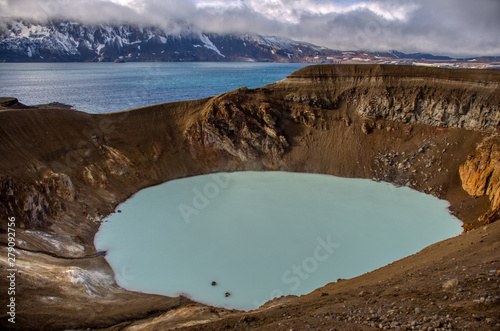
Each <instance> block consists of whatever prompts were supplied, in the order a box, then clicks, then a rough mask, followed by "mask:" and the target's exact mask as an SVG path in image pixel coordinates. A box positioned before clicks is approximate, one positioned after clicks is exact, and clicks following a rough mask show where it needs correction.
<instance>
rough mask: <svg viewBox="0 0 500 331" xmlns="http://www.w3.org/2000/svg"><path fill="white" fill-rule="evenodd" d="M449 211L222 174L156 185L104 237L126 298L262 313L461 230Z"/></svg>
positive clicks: (401, 190) (339, 184)
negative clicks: (278, 301)
mask: <svg viewBox="0 0 500 331" xmlns="http://www.w3.org/2000/svg"><path fill="white" fill-rule="evenodd" d="M447 207H448V203H447V202H446V201H443V200H439V199H437V198H435V197H433V196H430V195H426V194H423V193H420V192H417V191H414V190H411V189H409V188H407V187H395V186H393V185H391V184H388V183H378V182H374V181H371V180H367V179H349V178H339V177H333V176H328V175H317V174H302V173H287V172H235V173H217V174H210V175H203V176H196V177H188V178H184V179H178V180H172V181H169V182H166V183H164V184H161V185H158V186H154V187H150V188H146V189H144V190H141V191H139V192H137V193H136V194H135V195H134V196H132V197H131V198H130V199H128V200H127V201H125V202H124V203H122V204H120V205H119V206H118V208H117V209H118V210H120V212H119V213H114V214H111V215H110V216H108V217H107V219H106V220H105V221H104V222H103V224H102V225H101V227H100V229H99V232H98V233H97V234H96V237H95V246H96V248H97V250H100V251H107V255H106V259H107V261H108V262H109V264H110V265H111V267H112V268H113V270H114V271H115V278H116V280H117V282H118V284H119V285H120V286H122V287H124V288H126V289H129V290H133V291H140V292H145V293H155V294H162V295H167V296H178V295H184V296H188V297H190V298H191V299H193V300H195V301H199V302H202V303H206V304H209V305H214V306H220V307H226V308H236V309H242V310H251V309H255V308H258V306H260V305H262V304H263V303H265V302H266V301H268V300H270V299H272V298H274V297H277V296H281V295H288V294H296V295H301V294H306V293H309V292H311V291H313V290H314V289H316V288H318V287H321V286H323V285H325V284H327V283H329V282H333V281H336V280H337V279H338V278H351V277H355V276H358V275H361V274H363V273H365V272H368V271H371V270H374V269H376V268H379V267H381V266H384V265H386V264H388V263H391V262H393V261H395V260H397V259H400V258H403V257H405V256H408V255H411V254H414V253H416V252H418V251H419V250H421V249H422V248H424V247H426V246H428V245H430V244H432V243H435V242H438V241H441V240H443V239H447V238H450V237H453V236H456V235H458V234H460V233H461V231H462V228H461V222H460V221H459V220H458V219H456V218H455V217H453V216H452V215H450V213H449V211H448V208H447Z"/></svg>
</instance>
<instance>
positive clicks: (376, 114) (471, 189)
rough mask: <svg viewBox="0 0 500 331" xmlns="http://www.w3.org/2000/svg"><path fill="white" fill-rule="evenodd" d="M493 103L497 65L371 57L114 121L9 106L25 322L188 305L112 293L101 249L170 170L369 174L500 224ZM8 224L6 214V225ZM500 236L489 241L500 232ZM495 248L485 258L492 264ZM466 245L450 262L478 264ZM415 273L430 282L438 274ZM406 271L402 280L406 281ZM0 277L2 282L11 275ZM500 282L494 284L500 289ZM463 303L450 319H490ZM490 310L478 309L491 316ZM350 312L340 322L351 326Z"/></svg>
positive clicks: (75, 323)
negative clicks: (104, 235)
mask: <svg viewBox="0 0 500 331" xmlns="http://www.w3.org/2000/svg"><path fill="white" fill-rule="evenodd" d="M499 98H500V73H499V72H496V71H472V70H457V71H449V70H443V69H429V68H418V67H396V66H368V65H366V66H314V67H308V68H304V69H302V70H300V71H298V72H296V73H294V74H292V75H291V76H290V77H288V78H287V79H285V80H283V81H281V82H278V83H275V84H272V85H269V86H266V87H263V88H260V89H255V90H248V89H246V88H241V89H238V90H236V91H233V92H230V93H227V94H224V95H221V96H217V97H214V98H209V99H204V100H198V101H189V102H178V103H169V104H162V105H154V106H150V107H144V108H140V109H134V110H129V111H124V112H118V113H112V114H105V115H90V114H86V113H81V112H77V111H70V110H65V109H58V108H54V107H50V106H40V107H26V106H22V105H20V104H18V103H15V102H12V101H10V102H7V103H2V106H3V110H2V111H0V122H1V123H7V124H6V125H3V126H2V127H1V128H0V141H1V144H0V154H1V155H2V156H3V157H2V158H1V159H0V181H1V191H0V197H1V204H0V212H1V213H2V214H3V215H9V216H14V217H16V221H17V232H16V235H17V238H18V245H17V247H18V250H17V253H16V256H17V268H18V270H19V272H18V275H17V276H18V291H17V292H18V299H19V300H18V302H19V304H18V306H17V316H18V324H17V325H18V326H21V327H25V328H39V327H40V325H42V326H44V327H45V328H47V329H54V328H56V329H57V328H68V327H71V328H84V327H104V326H111V325H114V324H117V323H120V322H124V321H128V322H126V323H125V324H123V325H122V326H123V327H126V326H128V325H129V324H130V323H131V321H133V320H136V319H140V318H144V317H146V316H149V317H154V316H158V313H160V312H166V311H169V310H171V309H174V308H176V307H179V306H184V305H185V304H186V303H188V302H189V300H187V299H183V298H165V297H159V296H151V295H145V294H137V293H131V292H128V291H125V290H123V289H121V288H119V287H118V286H117V285H116V284H115V282H114V280H113V272H112V271H111V270H110V269H109V267H108V265H107V263H106V261H105V260H104V258H103V257H102V256H98V255H99V254H96V253H97V252H96V251H95V248H94V246H93V237H94V234H95V232H96V231H97V229H98V227H99V224H100V222H101V220H102V218H103V217H104V216H105V215H107V214H109V213H110V212H112V211H113V209H114V207H115V206H116V205H117V204H118V203H119V202H121V201H123V200H124V199H126V198H127V197H128V196H130V195H131V194H133V193H135V192H137V191H138V190H139V189H141V188H144V187H147V186H150V185H154V184H157V183H161V182H164V181H167V180H171V179H174V178H181V177H185V176H191V175H196V174H202V173H208V172H216V171H232V170H268V169H272V170H276V169H278V170H286V171H300V172H314V173H325V174H332V175H337V176H348V177H361V178H373V179H376V180H384V181H388V182H392V183H396V184H398V185H407V186H410V187H412V188H414V189H417V190H420V191H423V192H426V193H430V194H433V195H436V196H438V197H440V198H444V199H447V200H448V201H450V203H451V210H452V211H453V212H454V213H455V214H456V215H457V216H458V217H460V218H461V219H462V220H463V221H464V222H465V223H467V224H468V225H467V227H468V228H472V227H477V226H479V225H481V223H482V222H484V220H487V222H492V221H494V220H495V217H496V214H497V210H498V207H499V206H498V196H499V192H498V188H499V185H498V178H496V177H498V171H499V170H498V167H499V166H500V163H499V161H498V158H499V155H498V152H497V149H498V141H497V140H496V138H495V134H496V129H497V127H498V124H499V122H500V117H499V115H498V107H499V105H500V100H499ZM483 141H484V142H483ZM478 146H479V147H478ZM462 180H463V185H462ZM462 186H463V188H462ZM464 189H465V190H464ZM490 200H491V202H490ZM6 227H7V225H6V222H2V223H1V230H2V232H4V233H5V231H6ZM497 228H498V227H494V228H492V229H497ZM497 230H498V229H497ZM497 230H492V232H491V234H490V236H491V237H490V238H491V239H494V238H498V231H497ZM495 231H496V232H495ZM486 235H488V233H486ZM459 239H460V238H459ZM459 239H452V240H451V241H450V245H451V247H454V248H457V245H463V243H462V244H457V243H456V242H454V241H453V240H456V241H457V240H459ZM460 240H463V238H461V239H460ZM5 242H6V241H4V243H5ZM493 242H494V241H493ZM492 247H493V246H491V247H489V248H492ZM489 248H488V247H487V248H485V249H484V250H485V251H484V258H486V259H488V261H490V260H491V261H493V262H494V261H498V256H496V257H494V256H495V250H493V251H491V249H490V250H488V249H489ZM457 249H458V248H457ZM440 250H441V253H438V251H440ZM2 251H6V248H5V247H3V248H2ZM465 251H466V252H467V254H469V253H471V252H470V250H468V249H466V250H465ZM429 252H430V253H429ZM453 252H456V250H444V251H443V250H442V249H441V248H429V249H428V253H427V255H425V254H426V253H420V255H418V254H417V257H416V258H414V260H412V261H413V262H412V263H413V266H414V269H415V270H420V269H421V268H427V267H428V266H429V265H430V264H431V263H434V262H431V261H436V259H437V258H438V256H439V258H442V257H443V256H445V255H443V254H448V255H450V254H451V255H452V254H453ZM422 254H424V255H422ZM439 254H441V255H439ZM467 254H461V255H457V256H456V257H454V258H459V259H466V258H468V259H469V260H464V262H463V263H469V264H471V263H472V264H473V263H475V262H474V259H473V258H471V257H470V256H469V255H467ZM496 254H497V255H498V253H496ZM448 255H446V256H448ZM3 256H4V257H2V259H1V261H2V264H5V265H6V264H7V261H6V258H5V256H6V254H4V255H3ZM419 256H420V257H419ZM422 256H423V257H422ZM477 261H479V258H478V260H477ZM477 261H476V262H477ZM491 261H490V262H491ZM490 262H488V263H490ZM493 262H492V263H493ZM419 268H420V269H419ZM446 268H448V269H449V270H452V269H453V268H455V263H454V264H453V265H452V264H447V265H446ZM446 268H445V269H444V271H443V272H446V271H447V270H448V269H446ZM3 270H5V268H4V269H3ZM384 270H385V269H384ZM392 274H393V271H391V269H390V268H389V269H387V270H386V271H385V272H384V271H379V273H378V274H377V275H378V276H377V277H378V278H377V279H378V280H380V282H382V283H379V282H377V283H373V282H371V281H370V279H373V278H370V277H375V276H369V275H367V276H363V277H364V278H363V277H361V278H359V279H357V280H350V281H349V282H351V283H352V282H354V283H353V284H354V285H351V286H354V287H355V286H356V285H355V284H365V285H366V286H368V287H370V286H372V287H371V290H370V291H372V290H373V291H374V288H373V286H377V288H378V289H379V290H380V291H383V288H384V286H394V284H392V285H389V283H384V281H383V279H385V278H389V275H392ZM420 274H421V275H420V278H419V279H421V280H422V281H423V280H424V279H427V278H428V277H425V276H424V274H429V271H427V272H426V273H422V272H420ZM114 276H115V277H116V278H120V277H121V278H122V279H125V280H126V277H130V276H131V275H127V274H126V273H124V272H121V273H119V274H117V275H114ZM399 276H400V278H395V279H396V280H397V281H398V282H404V277H403V275H399ZM492 277H494V276H492ZM495 277H496V275H495ZM1 278H2V282H5V279H6V277H5V275H2V276H1ZM396 280H394V279H393V281H396ZM332 281H334V280H332ZM440 281H441V280H438V279H435V282H437V283H432V284H433V285H432V286H438V285H436V284H438V283H439V282H440ZM495 282H497V283H498V277H497V278H493V282H492V283H491V286H494V284H495ZM497 283H496V284H497ZM339 284H340V283H339ZM374 284H375V285H374ZM439 284H440V283H439ZM471 284H473V283H471ZM420 285H422V284H420ZM420 285H419V286H414V288H412V290H411V291H413V292H412V294H411V296H412V297H415V296H417V297H418V295H419V293H418V289H419V288H420V289H421V290H422V291H424V290H425V287H429V286H430V285H429V284H427V285H422V286H420ZM2 286H3V283H2ZM398 286H399V285H398ZM432 286H430V287H429V288H431V287H432ZM439 286H441V285H439ZM354 287H351V290H352V288H354ZM464 287H466V285H464ZM496 287H497V290H496V291H497V292H498V284H497V285H496ZM471 288H472V287H471ZM325 291H326V290H325ZM336 291H338V287H337V288H335V289H334V290H333V292H331V293H336ZM377 291H378V290H377ZM327 293H330V291H327ZM370 293H371V292H370ZM373 293H378V292H373ZM374 295H375V294H374ZM409 295H410V294H409ZM337 298H338V297H334V299H332V300H333V301H332V302H337V301H335V300H337ZM294 300H295V301H294ZM305 300H306V301H307V302H308V303H307V305H308V306H307V307H309V308H308V309H312V308H310V307H314V305H316V304H317V305H318V306H319V305H324V302H323V301H325V300H326V299H325V298H322V299H321V300H320V299H317V297H316V296H315V295H314V294H313V295H311V296H307V297H306V299H305ZM343 300H344V299H343ZM346 300H347V299H346ZM365 301H366V300H365ZM301 302H302V301H297V300H296V299H292V303H290V304H293V305H299V306H297V307H300V305H302V303H301ZM352 305H353V307H355V306H356V303H355V301H352ZM304 307H305V306H304ZM332 307H333V306H332ZM496 307H498V306H496ZM353 309H355V308H353ZM464 309H465V310H463V311H459V312H457V313H456V315H457V316H456V317H459V316H461V314H462V315H464V320H463V321H462V322H463V323H465V324H466V323H479V324H478V325H481V321H482V320H479V321H478V320H477V319H475V318H474V317H472V316H469V315H470V314H469V313H468V310H467V309H469V308H464ZM495 309H496V311H498V309H497V308H495V307H493V308H492V307H489V308H485V309H483V310H484V314H486V315H487V316H489V315H491V312H492V311H493V312H494V311H495ZM266 311H267V309H263V310H262V311H260V312H259V311H258V312H256V314H263V315H262V316H263V317H258V318H257V320H258V321H260V322H258V323H254V324H255V325H254V326H255V327H261V326H262V325H264V324H270V325H274V324H272V323H274V322H275V321H277V320H279V319H283V318H284V317H283V316H281V315H280V314H276V312H275V311H274V312H272V313H269V314H270V315H266V314H267V313H266ZM226 314H230V315H231V312H228V311H225V310H222V309H212V310H211V309H208V308H202V307H201V308H200V307H195V308H193V307H189V306H188V307H184V308H181V309H177V310H172V311H170V312H168V313H167V315H163V316H162V318H159V319H157V320H146V322H147V324H145V325H146V326H148V325H149V326H151V325H152V324H150V323H153V322H154V323H157V324H155V325H157V327H158V328H160V329H161V328H163V327H166V325H171V326H175V325H177V326H179V325H184V324H183V323H186V322H187V323H188V324H187V325H189V324H190V323H194V321H195V320H199V321H202V322H208V321H209V320H219V319H221V318H224V316H225V315H226ZM453 314H455V313H453ZM488 314H489V315H488ZM465 315H467V316H465ZM231 316H233V315H231ZM236 316H239V315H236ZM259 316H260V315H259ZM231 318H232V319H234V318H236V320H238V321H239V318H240V317H234V316H233V317H230V319H229V320H227V321H228V322H224V321H225V320H224V319H223V321H222V322H220V323H233V322H234V321H233V320H232V319H231ZM488 318H489V317H488ZM155 321H156V322H155ZM230 321H233V322H230ZM252 321H253V320H252ZM343 321H344V319H342V321H340V322H338V321H336V322H335V323H340V327H347V326H348V324H345V323H344V322H343ZM146 322H144V321H143V322H140V323H146ZM323 322H324V323H326V322H328V321H323ZM462 322H459V323H462ZM490 322H491V321H490ZM138 323H139V322H138ZM140 323H139V324H140ZM245 323H246V322H245ZM331 323H334V322H333V321H332V322H331ZM450 323H451V322H450ZM453 323H456V322H455V321H453ZM495 323H496V322H495ZM250 324H251V323H250ZM250 324H249V323H246V324H245V327H252V325H250ZM465 324H464V325H465ZM284 325H285V324H284ZM332 325H334V324H332ZM335 325H337V324H335ZM217 327H218V326H217V324H216V325H214V326H213V328H214V329H216V328H217ZM337 327H339V326H338V325H337ZM207 328H210V326H209V325H207Z"/></svg>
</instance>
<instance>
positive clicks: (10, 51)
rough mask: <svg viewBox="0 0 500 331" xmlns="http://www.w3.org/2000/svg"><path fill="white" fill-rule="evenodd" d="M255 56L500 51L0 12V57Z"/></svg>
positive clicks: (384, 59) (371, 57)
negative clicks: (327, 43)
mask: <svg viewBox="0 0 500 331" xmlns="http://www.w3.org/2000/svg"><path fill="white" fill-rule="evenodd" d="M65 61H66V62H90V61H107V62H110V61H115V62H130V61H143V62H146V61H186V62H188V61H226V62H236V61H242V62H244V61H256V62H307V63H381V64H408V65H425V66H439V67H450V68H457V67H466V68H500V57H482V58H471V59H453V58H450V57H447V56H434V55H432V54H422V53H415V54H405V53H402V52H398V51H389V52H370V51H335V50H332V49H329V48H326V47H321V46H316V45H313V44H310V43H306V42H300V41H294V40H291V39H288V38H282V37H276V36H261V35H257V34H214V33H203V32H200V31H194V30H192V29H190V28H189V27H185V28H184V29H182V31H181V32H176V33H170V32H168V31H165V30H163V29H161V28H158V27H140V26H135V25H130V24H121V25H112V24H98V25H89V24H82V23H78V22H71V21H67V20H66V21H65V20H53V21H50V22H46V23H40V22H38V23H37V22H33V21H29V20H21V19H11V18H1V17H0V62H65Z"/></svg>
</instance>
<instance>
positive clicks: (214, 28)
mask: <svg viewBox="0 0 500 331" xmlns="http://www.w3.org/2000/svg"><path fill="white" fill-rule="evenodd" d="M208 1H209V0H205V2H204V5H203V6H200V5H198V6H197V5H196V4H195V3H193V2H191V1H188V0H184V1H180V0H135V2H131V3H132V4H133V6H134V5H135V6H134V8H135V10H134V9H132V8H131V7H127V6H122V5H119V4H116V3H112V2H109V1H104V0H90V1H88V0H85V1H84V0H0V12H1V13H2V15H3V16H14V17H27V18H35V19H38V20H45V19H48V18H54V17H62V18H69V19H75V20H80V21H84V22H89V23H105V22H106V23H116V22H127V23H135V24H147V25H158V26H160V27H162V28H164V29H165V30H167V31H168V32H173V33H178V32H180V31H181V29H183V28H185V27H187V26H188V27H189V28H191V29H193V30H199V31H205V32H218V33H221V32H238V33H260V34H271V35H280V36H286V37H290V38H292V39H298V40H303V41H309V42H312V43H315V44H318V45H323V46H327V47H331V48H334V49H340V50H354V49H365V50H374V51H386V50H393V49H395V50H400V51H403V52H428V53H433V54H445V55H452V56H481V55H500V19H499V17H500V1H499V0H475V1H470V0H439V1H435V0H365V1H363V2H360V3H358V4H356V2H355V1H346V0H343V1H341V2H339V1H327V0H288V1H287V0H280V1H269V0H267V1H266V0H259V1H257V0H242V1H239V2H235V1H232V2H230V3H231V4H232V5H231V6H229V5H228V3H229V2H228V1H227V0H218V2H215V0H210V2H208ZM347 2H349V3H351V4H347ZM352 3H354V4H352ZM349 6H350V7H349Z"/></svg>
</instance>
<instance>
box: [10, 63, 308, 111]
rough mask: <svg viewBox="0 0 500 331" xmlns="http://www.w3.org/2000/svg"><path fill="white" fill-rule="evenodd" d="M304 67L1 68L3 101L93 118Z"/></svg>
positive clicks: (269, 79) (259, 82) (261, 81)
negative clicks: (60, 107)
mask: <svg viewBox="0 0 500 331" xmlns="http://www.w3.org/2000/svg"><path fill="white" fill-rule="evenodd" d="M304 66H306V64H300V63H206V62H203V63H200V62H196V63H193V62H191V63H0V97H1V96H10V97H16V98H18V99H19V100H20V101H21V102H22V103H24V104H28V105H34V104H43V103H51V102H56V101H57V102H62V103H66V104H69V105H73V106H74V107H75V108H76V109H78V110H81V111H85V112H89V113H109V112H114V111H119V110H124V109H130V108H135V107H140V106H148V105H152V104H156V103H163V102H170V101H182V100H193V99H201V98H206V97H211V96H214V95H218V94H221V93H224V92H228V91H232V90H234V89H237V88H239V87H242V86H247V87H248V88H256V87H260V86H264V85H267V84H271V83H274V82H276V81H278V80H281V79H284V78H285V77H286V76H288V75H289V74H291V73H292V72H294V71H296V70H298V69H300V68H302V67H304Z"/></svg>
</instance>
